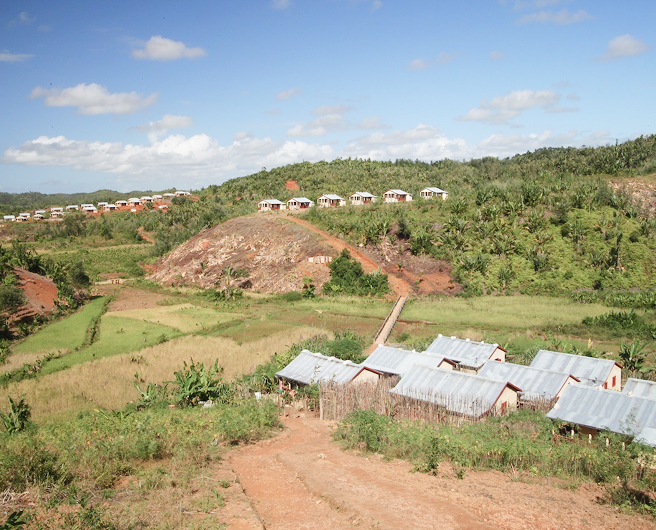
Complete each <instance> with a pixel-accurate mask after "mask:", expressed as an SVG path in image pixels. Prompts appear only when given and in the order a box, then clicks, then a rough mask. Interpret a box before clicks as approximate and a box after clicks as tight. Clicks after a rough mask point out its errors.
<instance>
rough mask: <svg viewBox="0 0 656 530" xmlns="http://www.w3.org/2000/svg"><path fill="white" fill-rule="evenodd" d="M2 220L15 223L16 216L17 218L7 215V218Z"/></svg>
mask: <svg viewBox="0 0 656 530" xmlns="http://www.w3.org/2000/svg"><path fill="white" fill-rule="evenodd" d="M2 220H3V221H15V220H16V216H15V215H5V216H4V217H3V218H2Z"/></svg>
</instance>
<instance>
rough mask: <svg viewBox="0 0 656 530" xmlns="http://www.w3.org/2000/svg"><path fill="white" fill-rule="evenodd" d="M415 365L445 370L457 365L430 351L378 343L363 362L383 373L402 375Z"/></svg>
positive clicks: (363, 364)
mask: <svg viewBox="0 0 656 530" xmlns="http://www.w3.org/2000/svg"><path fill="white" fill-rule="evenodd" d="M414 365H419V366H428V367H430V368H441V369H443V370H453V369H454V367H455V363H454V362H453V361H449V360H448V359H445V358H444V357H443V356H441V355H432V354H431V353H429V352H423V353H418V352H416V351H414V350H413V351H408V350H402V349H400V348H391V347H389V346H383V345H378V347H377V348H376V349H375V350H374V351H373V352H372V353H371V354H370V355H369V356H368V357H367V358H366V359H365V360H364V361H363V362H362V366H366V367H367V368H370V369H372V370H376V371H377V372H380V373H382V374H385V375H389V376H400V377H402V376H403V375H404V374H405V373H406V372H407V371H408V370H410V368H412V367H413V366H414Z"/></svg>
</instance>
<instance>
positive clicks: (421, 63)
mask: <svg viewBox="0 0 656 530" xmlns="http://www.w3.org/2000/svg"><path fill="white" fill-rule="evenodd" d="M458 55H460V54H459V53H457V52H454V53H447V52H440V53H439V54H438V55H437V57H433V58H432V59H423V58H420V59H414V60H412V61H410V63H409V64H408V70H425V69H426V68H429V67H432V66H435V65H438V64H448V63H450V62H451V61H453V60H454V59H455V58H456V57H458Z"/></svg>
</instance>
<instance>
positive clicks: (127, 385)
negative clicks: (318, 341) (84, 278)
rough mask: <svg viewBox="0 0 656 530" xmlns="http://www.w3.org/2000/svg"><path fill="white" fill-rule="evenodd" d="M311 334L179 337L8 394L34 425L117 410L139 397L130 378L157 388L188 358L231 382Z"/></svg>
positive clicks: (29, 382) (25, 384)
mask: <svg viewBox="0 0 656 530" xmlns="http://www.w3.org/2000/svg"><path fill="white" fill-rule="evenodd" d="M316 333H317V329H316V328H295V329H293V330H288V331H284V332H280V333H277V334H275V335H272V336H270V337H266V338H264V339H259V340H256V341H253V342H248V343H245V344H243V345H238V344H237V343H236V342H234V341H232V340H230V339H226V338H223V337H203V336H184V337H179V338H176V339H174V340H171V341H169V342H165V343H162V344H158V345H155V346H150V347H147V348H144V349H142V350H141V351H139V352H138V353H127V354H122V355H115V356H111V357H106V358H100V359H97V360H91V361H89V362H84V363H80V364H76V365H74V366H71V367H70V368H68V369H67V370H63V371H58V372H56V373H51V374H49V375H44V376H41V377H39V378H38V379H30V380H24V381H21V382H20V383H16V384H12V385H10V386H9V387H8V388H7V393H8V394H9V395H16V396H21V395H25V399H26V401H27V402H28V403H29V404H30V405H31V406H32V417H33V419H34V420H35V421H36V422H42V421H46V420H47V421H56V420H58V419H61V418H62V417H66V416H69V415H70V414H71V413H72V412H75V411H80V410H92V409H96V408H103V409H109V410H116V409H120V408H122V407H124V406H125V405H126V404H127V403H128V402H130V401H134V400H137V399H138V397H139V394H138V392H137V390H136V389H135V387H134V382H135V374H138V376H137V377H138V379H139V381H142V382H144V383H159V384H161V383H163V382H164V381H170V380H172V379H173V372H174V371H176V370H180V369H181V368H182V363H183V362H184V361H189V360H190V359H193V360H194V361H197V362H202V363H204V364H205V365H209V364H212V363H213V362H214V360H215V359H218V360H219V365H220V366H223V367H224V369H225V371H224V377H226V378H227V379H230V378H234V377H236V376H239V375H241V374H245V373H247V372H249V371H251V370H252V369H253V368H254V367H255V366H257V365H259V364H262V363H265V362H266V361H268V360H269V359H270V358H271V357H272V356H273V355H274V354H275V353H282V352H284V351H286V350H287V349H289V347H290V346H291V345H292V344H293V343H295V342H298V341H300V340H302V339H303V338H307V337H309V336H312V335H316ZM142 386H143V384H142Z"/></svg>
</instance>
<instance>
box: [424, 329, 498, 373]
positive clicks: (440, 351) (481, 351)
mask: <svg viewBox="0 0 656 530" xmlns="http://www.w3.org/2000/svg"><path fill="white" fill-rule="evenodd" d="M426 353H431V354H433V355H441V356H443V357H446V358H447V359H450V360H452V361H455V362H456V363H457V368H458V370H462V371H465V372H469V373H477V372H478V370H480V369H481V367H482V366H483V365H484V364H485V363H486V362H487V361H505V360H506V350H504V349H503V348H502V347H501V346H499V345H498V344H488V343H486V342H477V341H475V340H469V339H458V338H456V337H444V336H442V335H441V334H440V335H438V336H437V338H436V339H435V340H434V341H433V342H432V343H431V344H430V346H428V348H426Z"/></svg>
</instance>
